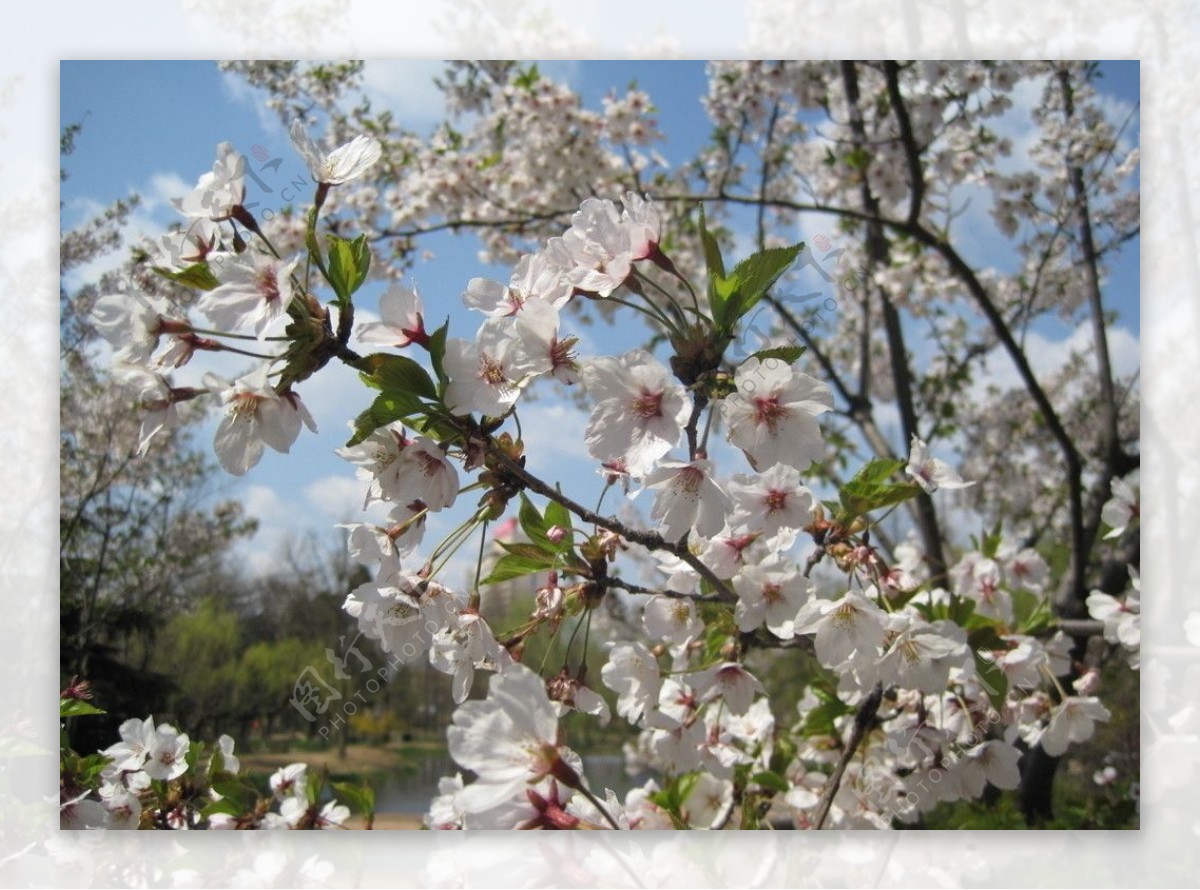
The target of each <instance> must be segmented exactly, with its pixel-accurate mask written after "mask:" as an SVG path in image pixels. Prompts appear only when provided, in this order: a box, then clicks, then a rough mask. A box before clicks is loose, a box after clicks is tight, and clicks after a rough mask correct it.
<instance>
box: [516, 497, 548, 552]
mask: <svg viewBox="0 0 1200 890" xmlns="http://www.w3.org/2000/svg"><path fill="white" fill-rule="evenodd" d="M517 521H518V522H519V523H520V524H521V531H523V532H525V534H527V535H529V539H530V540H531V541H533V542H534V543H535V544H540V543H542V542H544V541H546V520H544V519H543V518H542V514H541V513H539V512H538V508H537V507H535V506H534V505H533V502H532V501H530V500H529V498H527V497H526V496H525V492H521V508H520V509H519V510H518V511H517Z"/></svg>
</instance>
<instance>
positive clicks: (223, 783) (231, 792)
mask: <svg viewBox="0 0 1200 890" xmlns="http://www.w3.org/2000/svg"><path fill="white" fill-rule="evenodd" d="M212 789H213V791H215V792H217V794H219V795H221V797H223V798H224V799H225V800H226V801H229V802H230V803H232V804H233V806H235V807H237V809H236V810H234V812H235V813H244V812H246V811H247V810H249V809H250V808H251V807H253V806H254V801H255V800H256V799H257V798H258V792H257V791H255V790H254V789H253V788H251V787H250V786H249V785H246V784H245V783H243V782H241V781H239V780H237V779H233V778H229V779H214V780H213V783H212Z"/></svg>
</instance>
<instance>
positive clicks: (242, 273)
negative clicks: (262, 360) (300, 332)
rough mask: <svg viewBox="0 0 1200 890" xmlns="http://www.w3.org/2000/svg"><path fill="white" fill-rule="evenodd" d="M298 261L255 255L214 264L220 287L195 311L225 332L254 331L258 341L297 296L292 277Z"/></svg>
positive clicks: (202, 299)
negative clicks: (285, 260)
mask: <svg viewBox="0 0 1200 890" xmlns="http://www.w3.org/2000/svg"><path fill="white" fill-rule="evenodd" d="M298 264H299V260H298V259H293V260H291V261H289V262H284V261H283V260H278V259H275V258H274V257H267V256H262V255H255V256H253V257H251V258H249V259H247V258H243V257H241V256H231V257H226V258H223V260H222V262H220V263H219V264H217V269H218V276H217V278H218V280H219V281H220V284H218V285H217V287H215V288H213V289H212V290H210V291H206V292H205V293H204V295H203V296H202V297H201V298H200V301H199V303H198V304H197V308H199V310H200V311H201V312H203V313H204V314H205V315H206V316H207V317H208V319H209V321H211V322H212V323H213V324H214V325H215V326H216V327H218V328H220V329H221V330H224V331H240V330H244V329H253V331H254V333H255V334H256V335H257V336H258V338H259V339H260V340H261V339H263V338H264V337H265V336H266V334H267V328H268V327H269V326H270V325H271V324H272V323H273V322H276V321H278V320H279V319H281V318H285V317H286V316H287V309H288V306H289V305H291V302H292V300H293V299H294V298H295V296H296V291H295V290H294V288H293V287H292V275H293V273H294V272H295V271H296V266H297V265H298Z"/></svg>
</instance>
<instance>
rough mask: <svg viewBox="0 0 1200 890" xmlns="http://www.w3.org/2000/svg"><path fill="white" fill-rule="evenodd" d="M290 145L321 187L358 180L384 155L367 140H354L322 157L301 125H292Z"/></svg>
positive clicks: (376, 140)
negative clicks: (300, 156)
mask: <svg viewBox="0 0 1200 890" xmlns="http://www.w3.org/2000/svg"><path fill="white" fill-rule="evenodd" d="M291 137H292V145H294V146H295V147H296V151H298V152H300V154H301V155H302V156H303V157H304V162H305V163H306V164H308V172H309V174H310V175H311V176H312V178H313V181H314V182H317V183H321V184H323V185H342V184H343V183H347V182H350V181H351V180H352V179H358V178H359V177H360V176H362V175H363V174H364V173H366V172H367V171H368V170H369V169H371V167H373V166H374V165H375V164H376V163H377V162H378V161H379V158H380V157H381V156H382V155H383V146H382V145H380V144H379V140H378V139H374V138H372V137H370V136H355V137H354V139H353V141H351V142H348V143H346V144H345V145H342V146H339V147H338V148H335V149H334V150H333V151H331V152H330V153H329V154H323V153H322V152H321V150H320V149H319V148H318V147H317V144H316V143H315V142H313V141H312V137H311V136H309V135H308V131H307V130H306V129H305V128H304V124H303V123H301V122H300V121H299V120H296V121H293V122H292V127H291Z"/></svg>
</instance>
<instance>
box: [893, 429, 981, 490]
mask: <svg viewBox="0 0 1200 890" xmlns="http://www.w3.org/2000/svg"><path fill="white" fill-rule="evenodd" d="M905 472H906V473H908V475H909V476H911V477H912V479H913V481H914V482H916V483H917V484H918V485H919V486H921V487H922V488H923V489H925V491H926V492H928V493H929V494H932V493H933V492H935V491H937V490H938V489H939V488H967V487H969V486H971V485H974V484H975V483H974V482H964V481H963V480H962V477H961V476H959V475H958V473H957V472H956V471H955V470H954V469H953V468H952V467H951V466H950V465H949V464H948V463H946V462H945V461H941V460H938V459H937V458H936V457H933V456H931V455H930V454H929V446H927V445H926V444H925V443H924V442H923V441H922V440H921V439H920V438H918V437H917V436H916V435H913V437H912V447H911V449H910V451H909V454H908V466H907V467H905Z"/></svg>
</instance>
